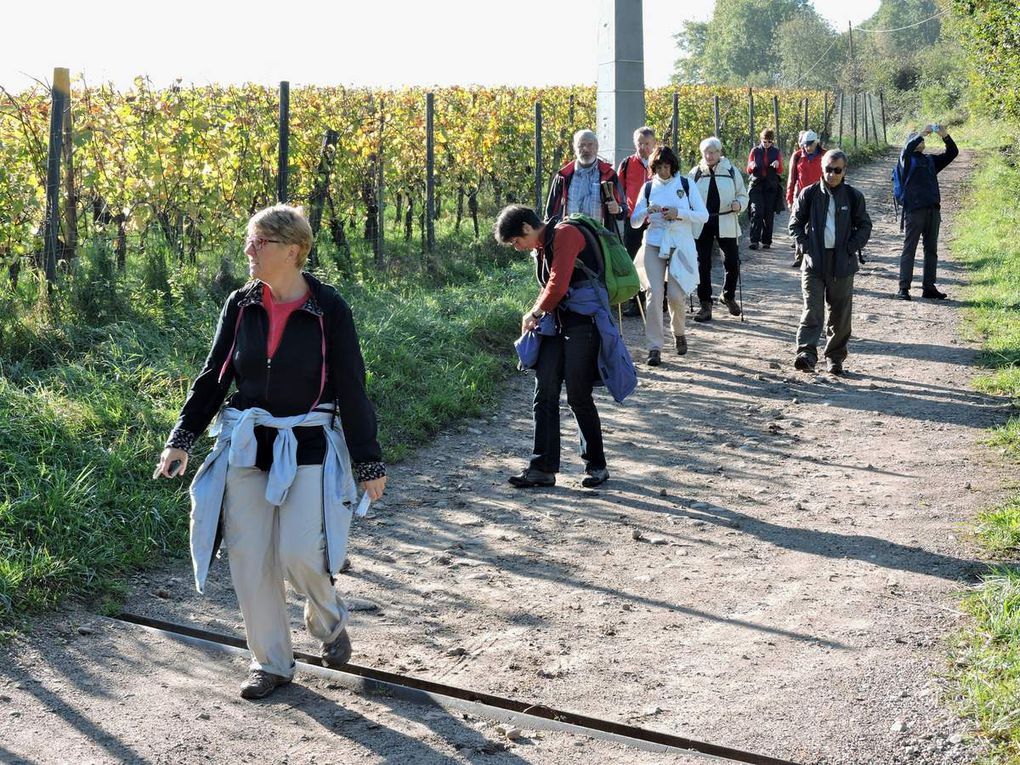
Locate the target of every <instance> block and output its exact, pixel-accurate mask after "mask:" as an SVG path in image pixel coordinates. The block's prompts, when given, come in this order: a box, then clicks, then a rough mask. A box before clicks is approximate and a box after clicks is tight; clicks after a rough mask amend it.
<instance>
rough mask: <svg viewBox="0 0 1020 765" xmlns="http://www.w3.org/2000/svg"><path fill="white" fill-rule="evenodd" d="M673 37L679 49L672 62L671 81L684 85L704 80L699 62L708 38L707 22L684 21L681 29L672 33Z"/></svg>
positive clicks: (702, 58)
mask: <svg viewBox="0 0 1020 765" xmlns="http://www.w3.org/2000/svg"><path fill="white" fill-rule="evenodd" d="M673 39H674V40H676V45H677V47H678V48H679V49H680V58H678V59H677V60H676V62H675V63H674V64H673V77H672V80H673V82H674V83H676V84H677V85H685V84H691V83H697V82H702V81H704V79H705V73H704V72H703V71H702V68H701V64H702V61H703V60H704V56H705V42H706V41H707V39H708V22H707V21H685V22H684V26H683V30H682V31H680V32H677V33H676V34H675V35H673Z"/></svg>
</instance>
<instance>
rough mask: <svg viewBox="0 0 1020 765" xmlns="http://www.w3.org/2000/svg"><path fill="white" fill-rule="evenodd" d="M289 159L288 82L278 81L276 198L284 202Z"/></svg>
mask: <svg viewBox="0 0 1020 765" xmlns="http://www.w3.org/2000/svg"><path fill="white" fill-rule="evenodd" d="M289 161H290V83H289V82H286V81H284V82H281V83H280V151H279V155H278V156H277V173H276V199H277V201H278V202H286V201H288V199H289V197H288V196H287V170H288V167H287V165H288V162H289Z"/></svg>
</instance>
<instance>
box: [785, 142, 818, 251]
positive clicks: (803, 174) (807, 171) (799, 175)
mask: <svg viewBox="0 0 1020 765" xmlns="http://www.w3.org/2000/svg"><path fill="white" fill-rule="evenodd" d="M798 143H799V144H800V146H798V148H797V150H796V151H794V152H793V155H792V156H791V157H790V177H789V178H787V180H786V206H787V207H789V208H790V209H791V210H793V200H794V199H795V198H796V197H797V195H798V194H800V192H801V189H806V188H807V187H808V186H810V185H811V184H812V183H818V181H820V180H821V179H822V155H823V154H825V149H824V148H823V147H822V142H821V141H819V140H818V134H817V133H815V131H814V130H805V131H803V132H802V133H801V134H800V140H799V141H798ZM803 258H804V253H802V252H801V251H800V248H797V250H796V254H795V255H794V257H793V263H792V264H791V265H792V266H793V267H794V268H799V267H800V264H801V261H802V260H803Z"/></svg>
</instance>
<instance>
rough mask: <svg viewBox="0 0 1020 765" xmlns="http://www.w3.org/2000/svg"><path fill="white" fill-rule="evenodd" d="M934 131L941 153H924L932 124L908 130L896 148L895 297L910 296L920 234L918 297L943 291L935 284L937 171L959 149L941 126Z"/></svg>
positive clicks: (938, 206) (936, 296)
mask: <svg viewBox="0 0 1020 765" xmlns="http://www.w3.org/2000/svg"><path fill="white" fill-rule="evenodd" d="M935 127H938V134H939V135H940V136H941V137H942V140H943V142H945V144H946V150H945V152H943V153H942V154H925V153H924V139H925V138H926V137H927V136H929V135H931V133H932V129H931V128H932V126H930V125H929V126H927V127H925V128H924V130H922V131H921V132H919V133H911V135H910V137H909V138H908V139H907V142H906V144H905V145H904V146H903V151H901V152H900V166H899V173H900V180H901V182H902V183H903V184H904V185H903V228H904V234H903V253H902V254H901V255H900V290H899V292H897V293H896V297H898V298H899V299H900V300H910V283H911V282H912V281H913V280H914V255H915V253H916V252H917V243H918V240H920V239H921V238H922V237H923V238H924V276H923V277H922V281H921V288H922V291H921V297H925V298H931V299H933V300H945V298H946V293H945V292H941V291H940V290H939V289H938V288H937V287H936V286H935V276H936V273H937V271H938V242H939V224H941V222H942V214H941V204H942V199H941V195H940V192H939V181H938V178H937V176H938V174H939V173H940V172H942V171H943V170H944V169H945V168H946V166H947V165H948V164H949V163H950V162H952V161H953V160H954V159H956V156H957V155H958V154H959V153H960V150H959V149H958V148H957V147H956V143H955V142H954V141H953V139H952V138H950V137H949V133H948V132H946V129H945V128H944V127H940V126H938V125H936V126H935Z"/></svg>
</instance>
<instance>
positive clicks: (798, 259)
mask: <svg viewBox="0 0 1020 765" xmlns="http://www.w3.org/2000/svg"><path fill="white" fill-rule="evenodd" d="M803 262H804V253H803V252H799V251H798V252H797V253H796V254H795V255H794V256H793V262H792V263H791V264H790V266H791V268H800V264H801V263H803Z"/></svg>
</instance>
